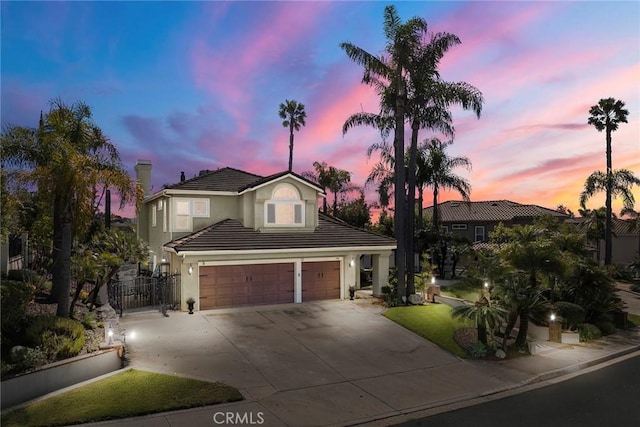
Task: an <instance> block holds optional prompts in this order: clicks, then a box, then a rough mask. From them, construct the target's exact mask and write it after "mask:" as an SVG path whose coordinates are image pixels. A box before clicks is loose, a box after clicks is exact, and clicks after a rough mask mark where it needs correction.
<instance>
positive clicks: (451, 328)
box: [384, 304, 473, 358]
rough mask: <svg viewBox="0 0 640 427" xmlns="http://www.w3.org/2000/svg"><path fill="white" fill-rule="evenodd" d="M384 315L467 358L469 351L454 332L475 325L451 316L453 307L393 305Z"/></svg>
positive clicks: (442, 305) (441, 305)
mask: <svg viewBox="0 0 640 427" xmlns="http://www.w3.org/2000/svg"><path fill="white" fill-rule="evenodd" d="M384 316H385V317H387V318H388V319H390V320H393V321H394V322H396V323H397V324H399V325H401V326H404V327H405V328H407V329H409V330H410V331H412V332H415V333H416V334H418V335H420V336H421V337H423V338H426V339H428V340H429V341H431V342H433V343H435V344H437V345H439V346H440V347H442V348H444V349H445V350H448V351H450V352H451V353H453V354H455V355H457V356H460V357H463V358H466V357H467V353H466V352H465V351H464V349H463V348H462V347H460V346H459V345H458V344H457V343H456V342H455V340H454V339H453V333H454V332H455V331H456V330H457V329H459V328H463V327H469V326H473V325H472V323H471V322H470V321H461V320H457V319H452V318H451V307H449V306H448V305H445V304H429V305H417V306H410V307H393V308H389V309H388V310H387V311H385V312H384Z"/></svg>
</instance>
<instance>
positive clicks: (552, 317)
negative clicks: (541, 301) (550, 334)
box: [549, 313, 556, 322]
mask: <svg viewBox="0 0 640 427" xmlns="http://www.w3.org/2000/svg"><path fill="white" fill-rule="evenodd" d="M549 319H551V321H552V322H555V321H556V314H555V313H551V315H550V316H549Z"/></svg>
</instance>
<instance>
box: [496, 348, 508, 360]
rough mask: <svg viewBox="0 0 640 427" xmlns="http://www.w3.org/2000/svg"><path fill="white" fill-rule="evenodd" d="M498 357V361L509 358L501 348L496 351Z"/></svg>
mask: <svg viewBox="0 0 640 427" xmlns="http://www.w3.org/2000/svg"><path fill="white" fill-rule="evenodd" d="M496 357H497V358H498V359H504V358H505V357H507V353H505V352H504V350H503V349H501V348H499V349H497V350H496Z"/></svg>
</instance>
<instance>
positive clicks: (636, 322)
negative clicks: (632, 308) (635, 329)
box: [627, 313, 640, 326]
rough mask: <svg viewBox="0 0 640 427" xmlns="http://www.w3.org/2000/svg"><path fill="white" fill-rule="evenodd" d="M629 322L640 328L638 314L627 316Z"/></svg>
mask: <svg viewBox="0 0 640 427" xmlns="http://www.w3.org/2000/svg"><path fill="white" fill-rule="evenodd" d="M627 320H628V321H629V322H630V323H633V325H634V326H640V316H639V315H637V314H631V313H628V314H627Z"/></svg>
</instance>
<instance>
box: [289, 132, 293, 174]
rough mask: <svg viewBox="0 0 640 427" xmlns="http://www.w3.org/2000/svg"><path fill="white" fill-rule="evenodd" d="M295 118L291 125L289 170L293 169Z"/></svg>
mask: <svg viewBox="0 0 640 427" xmlns="http://www.w3.org/2000/svg"><path fill="white" fill-rule="evenodd" d="M292 168H293V120H291V124H290V125H289V172H291V171H292V170H293V169H292Z"/></svg>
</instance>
